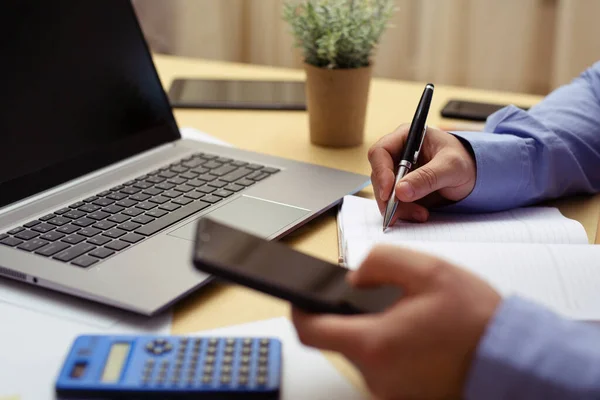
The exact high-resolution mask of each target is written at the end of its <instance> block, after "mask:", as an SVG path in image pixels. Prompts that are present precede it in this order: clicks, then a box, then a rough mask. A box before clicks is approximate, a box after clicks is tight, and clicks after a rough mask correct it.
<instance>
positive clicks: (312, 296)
mask: <svg viewBox="0 0 600 400" xmlns="http://www.w3.org/2000/svg"><path fill="white" fill-rule="evenodd" d="M194 261H195V265H196V266H197V267H198V268H199V269H201V270H203V271H205V272H208V273H211V274H213V275H216V276H220V277H222V278H225V279H227V280H231V281H233V282H235V283H239V284H242V285H245V286H248V287H251V288H254V289H257V290H260V291H262V292H264V293H268V294H271V295H274V296H277V297H280V298H283V299H286V300H289V301H292V302H293V303H296V304H297V305H299V306H301V307H305V308H308V309H313V310H315V311H323V312H340V313H355V312H373V311H381V310H382V309H384V308H385V307H387V306H389V305H390V304H392V303H393V302H395V301H396V300H397V299H398V297H399V294H400V290H399V289H398V288H395V287H384V286H382V287H377V288H365V289H357V288H353V287H351V286H350V285H349V284H348V283H347V281H346V274H347V272H348V270H347V269H346V268H342V267H340V266H338V265H335V264H330V263H328V262H326V261H323V260H320V259H317V258H314V257H311V256H309V255H306V254H303V253H300V252H297V251H295V250H293V249H291V248H289V247H287V246H285V245H283V244H281V243H278V242H273V241H267V240H264V239H262V238H259V237H256V236H253V235H250V234H247V233H244V232H242V231H239V230H236V229H233V228H231V227H227V226H225V225H222V224H220V223H217V222H215V221H212V220H210V219H207V218H203V219H200V220H199V222H198V228H197V235H196V254H195V259H194Z"/></svg>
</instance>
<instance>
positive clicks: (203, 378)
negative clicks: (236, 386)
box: [202, 375, 212, 383]
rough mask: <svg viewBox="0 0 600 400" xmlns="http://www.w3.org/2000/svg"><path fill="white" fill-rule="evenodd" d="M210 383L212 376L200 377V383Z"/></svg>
mask: <svg viewBox="0 0 600 400" xmlns="http://www.w3.org/2000/svg"><path fill="white" fill-rule="evenodd" d="M211 382H212V376H206V375H205V376H203V377H202V383H211Z"/></svg>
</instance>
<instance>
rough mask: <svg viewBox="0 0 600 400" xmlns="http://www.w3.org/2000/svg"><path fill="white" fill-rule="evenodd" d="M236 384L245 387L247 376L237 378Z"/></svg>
mask: <svg viewBox="0 0 600 400" xmlns="http://www.w3.org/2000/svg"><path fill="white" fill-rule="evenodd" d="M238 383H239V384H240V385H246V384H247V383H248V377H247V376H240V377H239V378H238Z"/></svg>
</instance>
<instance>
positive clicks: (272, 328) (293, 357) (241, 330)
mask: <svg viewBox="0 0 600 400" xmlns="http://www.w3.org/2000/svg"><path fill="white" fill-rule="evenodd" d="M195 335H198V336H211V335H214V336H234V337H248V336H250V337H256V336H262V337H264V336H268V337H277V338H279V339H280V340H281V342H282V346H283V371H282V372H283V379H282V395H281V400H295V399H302V400H304V399H311V400H330V399H344V400H353V399H364V398H365V397H364V396H363V395H362V393H361V392H360V391H358V390H357V389H356V388H355V387H354V386H352V385H351V384H350V382H348V381H347V380H346V379H345V378H344V377H343V376H342V375H341V374H340V373H339V372H338V371H337V370H336V369H335V368H334V367H333V365H331V363H329V361H327V358H325V356H323V354H321V352H319V351H318V350H315V349H312V348H309V347H306V346H304V345H302V344H301V343H300V342H299V341H298V338H297V335H296V331H295V329H294V327H293V325H292V323H291V322H290V321H289V320H288V319H287V318H283V317H282V318H274V319H269V320H264V321H258V322H252V323H249V324H243V325H235V326H231V327H226V328H221V329H214V330H210V331H201V332H197V333H196V334H195Z"/></svg>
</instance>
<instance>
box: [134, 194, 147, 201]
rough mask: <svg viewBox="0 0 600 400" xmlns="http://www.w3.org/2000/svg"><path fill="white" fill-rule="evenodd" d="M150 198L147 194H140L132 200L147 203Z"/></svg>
mask: <svg viewBox="0 0 600 400" xmlns="http://www.w3.org/2000/svg"><path fill="white" fill-rule="evenodd" d="M149 198H150V196H148V195H147V194H143V193H138V194H135V195H133V196H131V197H130V199H131V200H135V201H146V200H148V199H149Z"/></svg>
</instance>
